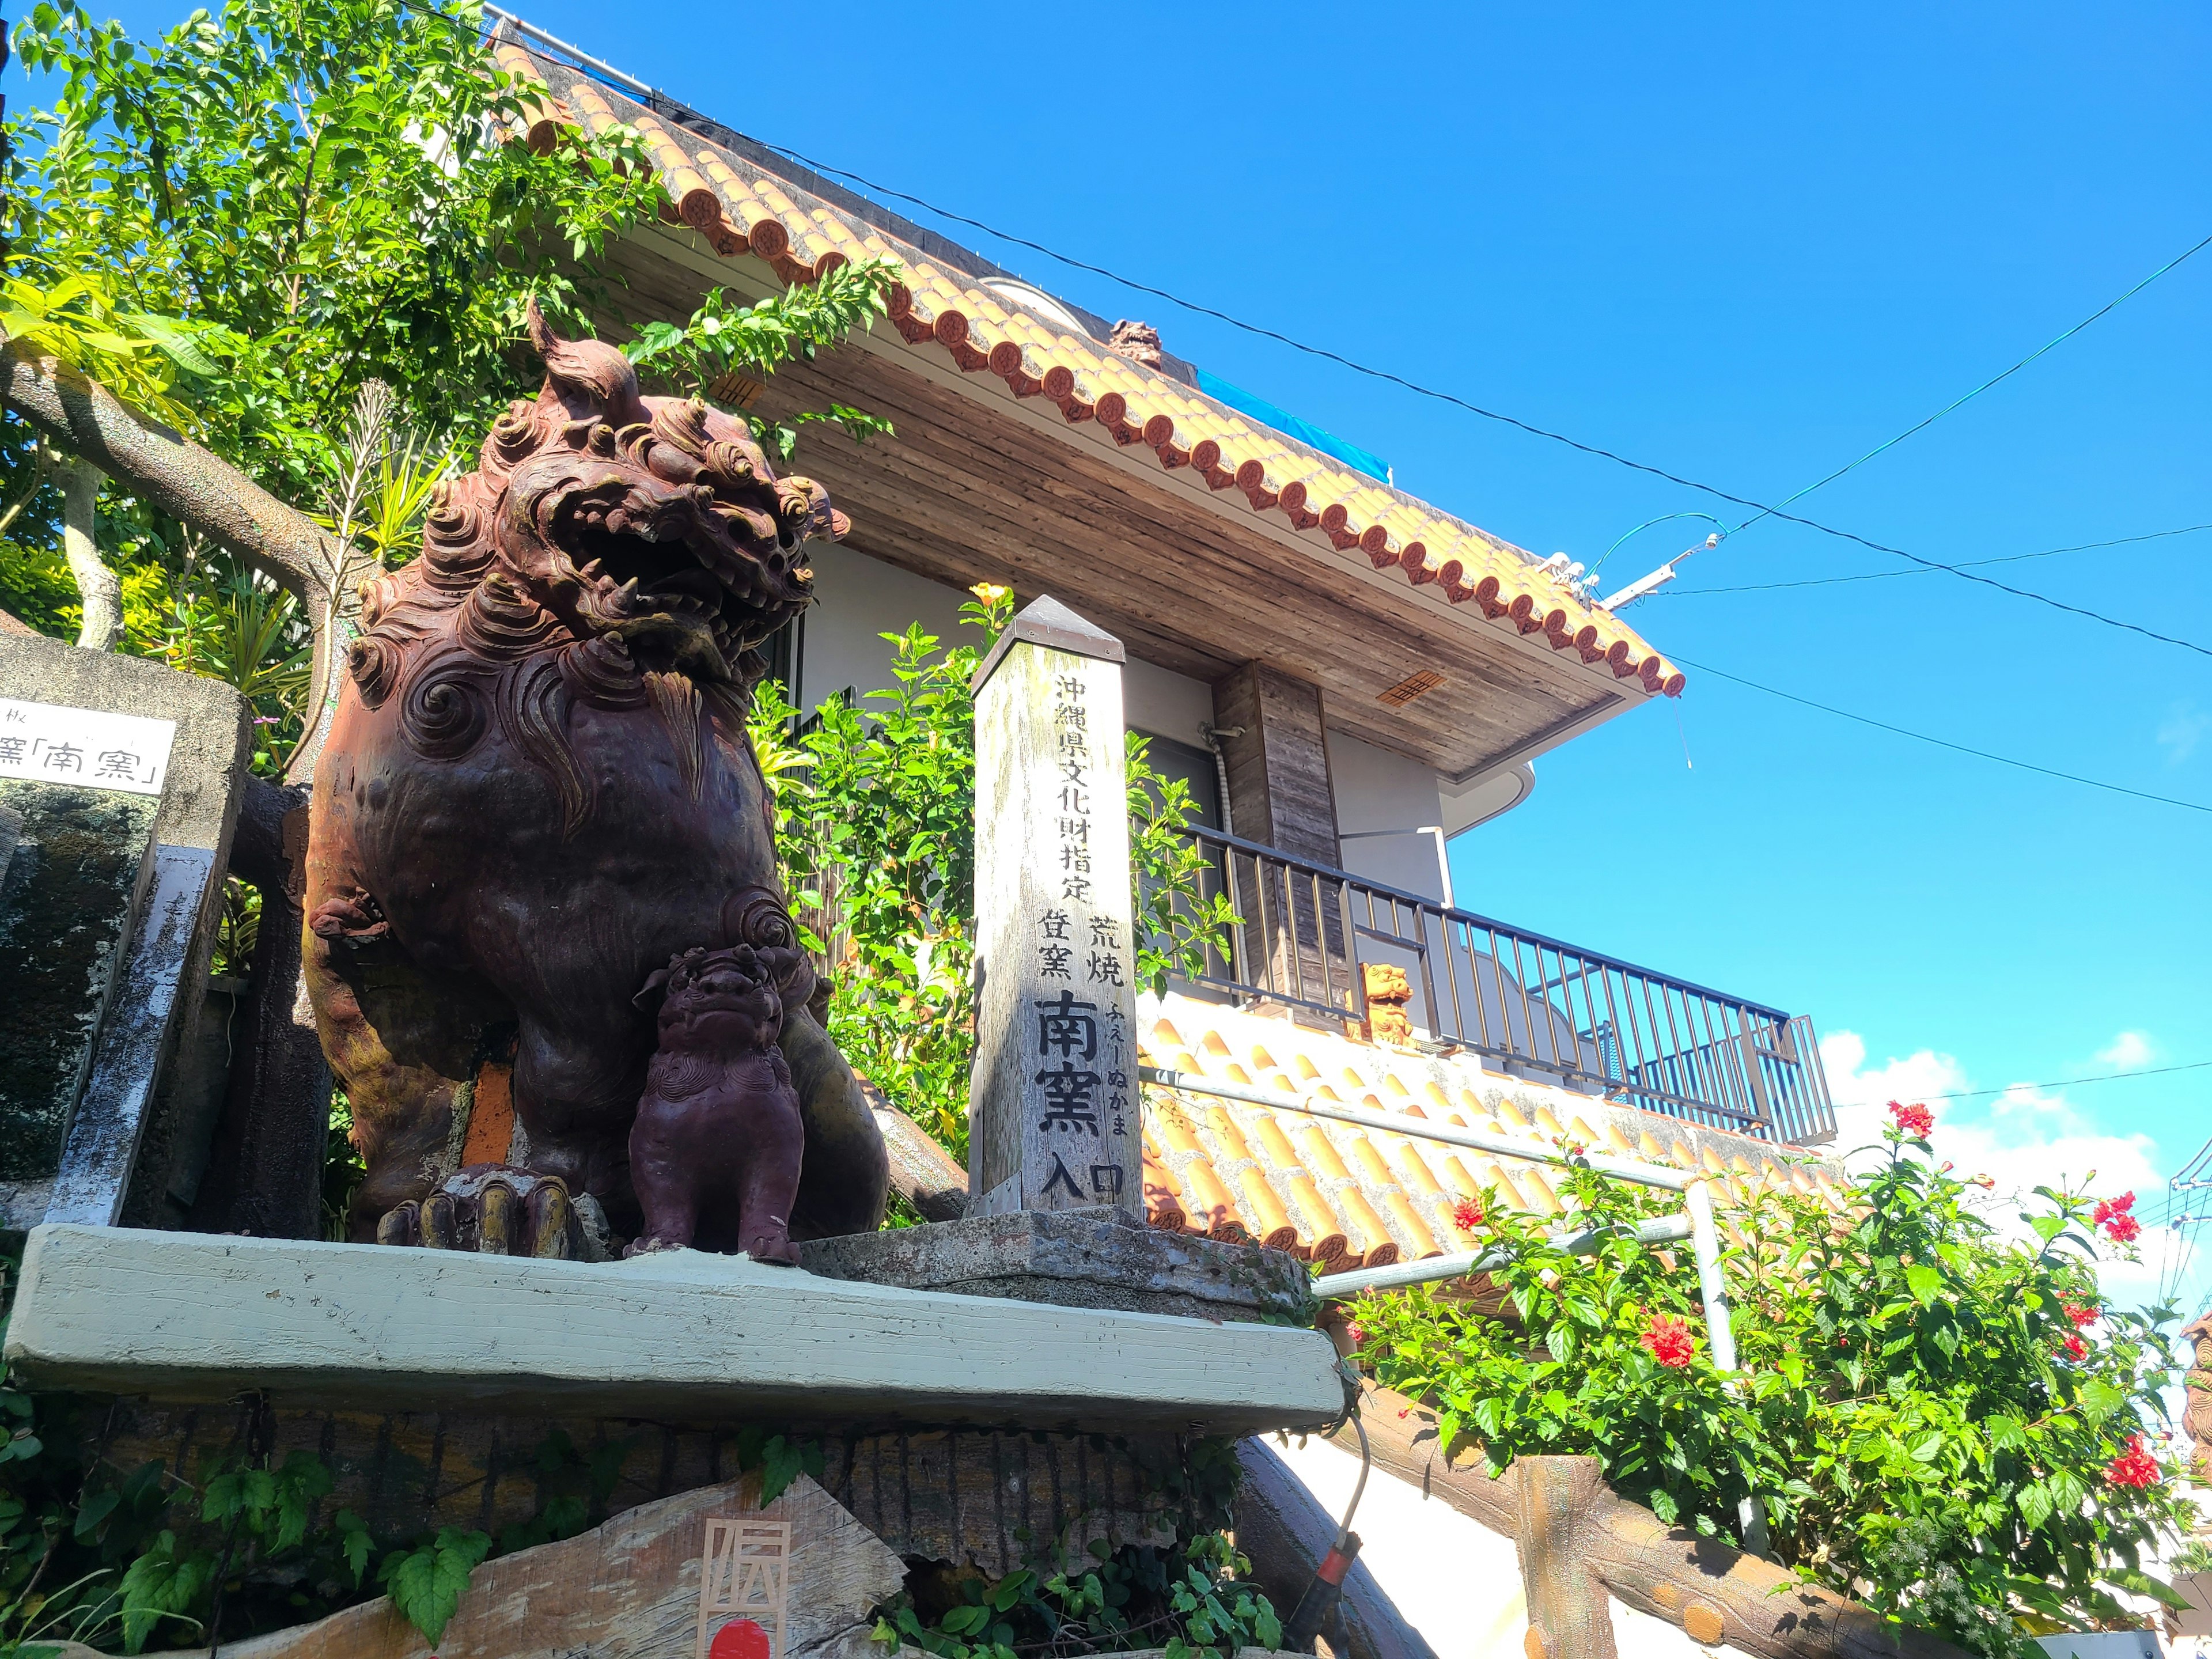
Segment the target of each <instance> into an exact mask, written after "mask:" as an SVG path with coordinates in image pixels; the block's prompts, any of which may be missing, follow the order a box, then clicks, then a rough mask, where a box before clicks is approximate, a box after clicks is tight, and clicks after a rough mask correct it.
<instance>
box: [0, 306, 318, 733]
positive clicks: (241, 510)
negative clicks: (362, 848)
mask: <svg viewBox="0 0 2212 1659" xmlns="http://www.w3.org/2000/svg"><path fill="white" fill-rule="evenodd" d="M0 402H4V403H5V404H7V405H8V406H9V408H10V409H13V410H15V411H16V412H17V413H19V414H20V415H21V416H23V417H24V418H25V419H26V420H27V421H29V422H30V423H31V424H32V425H33V426H34V427H36V428H39V430H40V432H42V433H44V434H45V435H46V437H47V438H48V439H49V440H50V441H52V442H53V443H54V444H56V445H58V447H61V448H63V449H64V450H66V451H68V452H69V453H70V454H72V455H74V456H76V457H77V458H78V459H79V460H80V461H81V462H82V463H85V464H88V465H91V466H93V467H96V468H97V469H98V470H99V471H101V472H104V473H106V475H107V476H108V477H111V478H112V479H114V480H115V481H116V482H117V483H121V484H123V485H125V486H126V487H127V488H128V489H130V490H131V493H132V494H133V495H137V496H138V497H139V498H140V499H141V500H143V501H145V502H147V504H148V505H149V506H151V507H154V508H155V509H156V510H157V511H159V512H161V513H167V514H168V516H169V517H171V518H173V519H174V520H177V521H178V522H179V523H180V524H182V525H185V526H187V527H188V528H190V529H192V530H196V531H197V532H199V533H200V534H202V535H204V536H205V537H206V538H208V539H209V540H210V541H212V542H214V543H216V544H217V545H218V546H221V547H225V548H228V550H230V551H231V552H233V553H234V554H236V555H237V556H239V557H240V559H243V560H244V561H245V562H246V563H247V564H248V565H249V566H251V567H252V568H254V569H256V570H258V571H260V572H261V573H262V574H264V575H266V576H267V577H268V578H269V579H270V580H271V581H273V582H275V583H276V585H277V586H279V587H282V588H283V589H284V590H285V591H286V592H289V593H290V594H291V595H292V596H293V597H294V598H295V599H297V600H298V601H299V602H300V606H301V613H302V614H303V615H304V616H305V617H307V621H308V624H309V625H310V627H312V628H313V630H314V639H315V654H314V665H313V671H312V672H311V673H310V675H309V677H308V684H309V690H310V693H311V695H310V697H309V700H308V703H307V708H306V710H305V711H304V713H305V714H306V717H307V731H308V732H309V734H310V737H311V738H312V737H313V735H314V734H315V733H317V732H319V729H320V726H321V721H320V720H319V716H320V714H322V711H323V708H324V706H325V703H326V702H327V701H328V699H329V696H330V687H331V674H332V672H333V671H334V670H335V668H336V666H337V665H335V664H334V663H332V662H331V641H330V637H329V635H330V629H329V627H328V617H329V613H330V598H331V580H332V577H333V574H334V573H336V572H337V571H338V570H341V569H343V560H342V559H341V557H340V549H339V547H338V544H337V541H336V540H335V539H334V538H332V537H331V535H329V534H328V533H327V532H325V531H324V529H323V528H322V527H321V526H319V525H318V524H316V523H315V521H314V520H312V519H310V518H309V517H307V514H306V513H301V512H300V511H298V510H297V509H296V508H294V507H288V506H286V505H285V504H284V503H283V501H278V500H277V499H276V497H275V496H274V495H270V493H269V492H268V491H267V490H265V489H262V488H261V486H260V485H259V484H257V483H254V482H253V481H252V479H251V478H249V477H246V475H245V474H244V473H243V472H240V471H239V470H238V469H237V468H236V467H234V466H233V465H230V463H228V461H226V460H224V459H222V458H221V457H220V456H218V455H216V454H215V453H213V452H212V451H210V450H206V449H203V448H201V447H200V446H199V445H197V444H196V443H193V442H191V441H190V440H188V439H186V438H184V437H182V436H180V435H179V434H177V433H175V432H173V431H171V430H170V429H169V428H167V427H165V426H161V425H159V424H155V423H150V422H146V421H143V420H141V419H140V418H139V417H138V416H137V415H136V414H134V413H132V412H131V410H129V409H127V408H125V406H124V405H123V404H121V403H119V402H118V401H117V399H116V398H115V397H114V396H113V395H112V393H110V392H108V390H107V388H106V387H105V386H101V385H100V383H99V382H98V381H96V380H88V379H87V378H86V377H85V376H84V375H82V374H79V373H78V372H77V371H76V370H75V369H73V368H70V367H69V366H68V365H66V364H64V363H60V362H56V361H55V360H54V359H52V358H51V357H35V358H34V357H32V356H27V355H25V354H23V353H22V350H21V348H20V347H19V346H17V345H15V344H14V343H7V344H0ZM87 620H88V622H89V620H90V599H89V596H88V599H87ZM302 747H303V750H305V749H306V747H307V746H306V745H303V746H302ZM300 758H301V766H300V767H299V768H296V769H295V771H296V772H297V773H298V775H300V776H302V777H304V776H306V775H308V773H309V772H310V771H311V770H312V763H313V755H312V753H307V752H303V754H302V755H301V757H300Z"/></svg>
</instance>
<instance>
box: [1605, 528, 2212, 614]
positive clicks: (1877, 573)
mask: <svg viewBox="0 0 2212 1659" xmlns="http://www.w3.org/2000/svg"><path fill="white" fill-rule="evenodd" d="M1640 527H1641V526H1639V528H1640ZM2200 530H2212V524H2185V525H2183V526H2181V527H2180V528H2179V529H2178V530H2153V531H2150V532H2147V533H2145V534H2143V535H2141V536H2118V537H2115V538H2113V539H2112V540H2111V541H2108V542H2076V543H2075V544H2073V545H2072V546H2070V547H2046V548H2045V549H2044V550H2042V551H2041V552H2039V553H2006V554H2002V555H2000V556H1997V557H1996V558H1994V559H1961V560H1960V561H1959V562H1958V565H1957V567H1956V568H1959V569H1961V570H1964V569H1966V568H1969V567H1971V566H1974V565H1983V564H2018V563H2019V562H2021V561H2022V560H2023V559H2048V558H2051V557H2052V556H2055V555H2057V554H2060V553H2087V552H2091V551H2093V550H2095V549H2097V548H2100V547H2127V546H2130V545H2132V544H2135V543H2136V542H2154V541H2160V540H2162V539H2163V538H2166V537H2168V536H2189V535H2194V534H2195V533H2196V532H2198V531H2200ZM1933 574H1935V573H1934V572H1933V571H1929V570H1917V569H1916V570H1862V571H1859V572H1858V573H1857V574H1854V575H1850V576H1809V577H1807V578H1806V579H1805V580H1802V581H1794V582H1749V583H1746V584H1743V585H1741V586H1731V587H1662V588H1660V589H1658V590H1657V591H1656V592H1651V593H1649V594H1646V595H1645V596H1644V597H1645V598H1647V599H1689V598H1692V596H1694V595H1696V594H1699V593H1772V592H1779V591H1780V590H1781V589H1783V588H1785V587H1832V586H1836V585H1838V583H1841V582H1881V581H1888V580H1891V579H1892V578H1893V577H1898V576H1928V575H1933Z"/></svg>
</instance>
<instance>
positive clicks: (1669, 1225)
mask: <svg viewBox="0 0 2212 1659" xmlns="http://www.w3.org/2000/svg"><path fill="white" fill-rule="evenodd" d="M1691 1227H1692V1223H1691V1219H1690V1218H1689V1217H1688V1216H1684V1215H1670V1216H1663V1217H1662V1218H1660V1219H1658V1220H1656V1221H1644V1222H1639V1223H1638V1224H1637V1228H1636V1240H1637V1243H1639V1244H1670V1243H1676V1242H1678V1241H1680V1240H1681V1239H1685V1238H1687V1237H1690V1236H1691ZM1620 1231H1621V1230H1620V1228H1618V1227H1591V1228H1589V1229H1587V1230H1585V1231H1582V1232H1578V1233H1568V1232H1559V1233H1553V1235H1551V1242H1552V1243H1553V1244H1554V1245H1555V1246H1557V1247H1558V1248H1559V1249H1564V1250H1565V1251H1566V1253H1567V1254H1568V1255H1589V1254H1591V1253H1592V1252H1593V1251H1595V1249H1597V1248H1598V1246H1599V1245H1601V1244H1602V1243H1605V1241H1606V1240H1607V1239H1608V1238H1617V1237H1620ZM1512 1259H1513V1258H1512V1253H1511V1252H1510V1251H1509V1250H1505V1249H1499V1248H1497V1247H1495V1246H1493V1247H1492V1248H1491V1249H1487V1250H1467V1251H1462V1253H1461V1254H1459V1255H1432V1256H1431V1257H1429V1258H1428V1259H1427V1260H1426V1261H1394V1262H1392V1263H1391V1264H1390V1265H1389V1267H1355V1268H1353V1269H1352V1271H1351V1272H1349V1273H1324V1274H1322V1277H1320V1278H1319V1279H1316V1280H1314V1282H1313V1291H1314V1294H1315V1295H1316V1296H1317V1297H1321V1299H1322V1301H1324V1302H1335V1301H1339V1300H1341V1299H1342V1298H1343V1297H1347V1296H1357V1295H1358V1294H1359V1292H1360V1291H1395V1290H1402V1289H1404V1288H1405V1287H1406V1286H1407V1285H1430V1284H1434V1283H1435V1282H1436V1281H1437V1280H1438V1279H1464V1278H1466V1277H1467V1276H1468V1275H1469V1274H1470V1273H1488V1272H1489V1271H1490V1270H1491V1269H1492V1268H1493V1267H1504V1265H1505V1264H1506V1263H1507V1262H1508V1261H1511V1260H1512Z"/></svg>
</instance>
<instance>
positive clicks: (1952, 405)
mask: <svg viewBox="0 0 2212 1659" xmlns="http://www.w3.org/2000/svg"><path fill="white" fill-rule="evenodd" d="M2207 247H2212V236H2207V237H2206V238H2205V239H2204V240H2203V241H2201V242H2199V243H2197V245H2196V246H2194V247H2191V248H2189V249H2187V250H2185V252H2180V253H2177V254H2175V255H2174V256H2173V258H2171V259H2168V260H2167V261H2166V263H2165V264H2162V265H2160V267H2159V268H2158V269H2157V270H2154V271H2153V272H2151V274H2150V275H2149V276H2146V277H2144V278H2143V279H2142V281H2141V282H2140V283H2136V285H2135V286H2134V287H2133V288H2131V289H2129V290H2128V291H2127V292H2126V293H2124V294H2123V295H2120V297H2119V298H2118V299H2117V300H2112V301H2107V302H2106V304H2104V305H2101V306H2100V307H2097V309H2096V310H2094V311H2093V312H2091V313H2089V314H2088V315H2087V317H2084V318H2083V319H2081V321H2080V322H2078V323H2076V324H2075V325H2074V326H2073V327H2071V328H2069V329H2068V330H2067V331H2065V332H2064V333H2063V334H2061V335H2059V336H2058V337H2057V338H2056V339H2054V340H2051V341H2050V342H2048V343H2045V344H2043V345H2039V346H2038V347H2037V348H2036V349H2034V350H2033V351H2031V352H2029V353H2028V354H2027V356H2025V357H2023V358H2021V360H2020V361H2019V362H2016V363H2015V364H2014V365H2013V366H2012V367H2011V368H2008V369H2007V370H2005V372H2004V373H2003V374H1996V375H1992V376H1991V377H1990V379H1988V380H1984V381H1983V382H1982V383H1981V384H1980V385H1979V386H1976V387H1975V388H1974V389H1973V390H1972V392H1967V393H1966V395H1965V396H1963V397H1960V398H1953V399H1952V400H1951V401H1950V402H1949V403H1948V404H1944V405H1943V407H1942V408H1941V409H1939V410H1936V412H1935V413H1934V414H1933V415H1930V416H1929V417H1928V418H1927V419H1926V420H1924V421H1920V422H1916V423H1915V424H1913V425H1911V426H1909V427H1907V428H1905V430H1904V431H1902V432H1900V433H1899V434H1898V435H1896V436H1895V437H1894V438H1892V439H1890V440H1889V441H1887V442H1886V443H1879V444H1876V445H1875V447H1873V448H1872V449H1869V451H1867V453H1865V454H1863V455H1862V456H1860V457H1859V458H1858V459H1857V460H1856V461H1846V462H1844V465H1841V466H1839V467H1838V468H1837V469H1836V470H1835V471H1833V472H1831V473H1829V474H1828V475H1827V477H1824V478H1817V479H1815V480H1814V482H1813V483H1808V484H1807V485H1806V486H1805V487H1804V488H1803V489H1801V490H1799V491H1797V493H1796V495H1784V497H1783V498H1782V499H1781V500H1780V501H1777V502H1776V503H1775V504H1774V505H1773V506H1772V507H1767V508H1765V510H1764V511H1762V512H1759V513H1753V515H1752V516H1751V517H1750V518H1748V519H1746V520H1744V521H1743V522H1742V523H1741V524H1740V525H1738V526H1736V527H1735V529H1734V530H1732V531H1730V532H1729V534H1730V535H1731V536H1735V535H1740V534H1741V533H1742V532H1744V531H1747V530H1748V529H1750V528H1751V526H1753V525H1755V524H1757V523H1758V522H1759V520H1761V519H1764V518H1768V517H1771V515H1772V514H1774V513H1778V512H1779V511H1780V510H1781V509H1782V508H1783V507H1787V506H1789V505H1790V502H1792V501H1802V500H1804V498H1805V497H1806V496H1808V495H1811V494H1812V493H1813V492H1814V490H1816V489H1826V488H1827V486H1828V485H1830V484H1832V483H1835V481H1836V480H1837V479H1838V478H1840V477H1843V476H1844V474H1845V473H1846V472H1849V471H1852V470H1853V469H1854V468H1856V467H1862V466H1864V465H1866V464H1867V463H1868V462H1869V461H1870V460H1872V459H1874V458H1875V456H1877V455H1879V454H1881V453H1882V452H1883V451H1884V450H1887V449H1894V448H1896V447H1897V446H1898V445H1899V444H1901V443H1903V442H1904V441H1905V440H1906V439H1907V438H1910V437H1911V436H1912V435H1913V434H1915V433H1916V432H1925V431H1926V430H1927V429H1928V428H1929V427H1931V426H1933V425H1935V424H1936V422H1938V421H1940V420H1942V418H1943V417H1944V416H1946V415H1948V414H1949V413H1950V412H1951V411H1952V410H1954V409H1958V408H1960V406H1961V405H1963V404H1968V403H1971V402H1972V401H1973V400H1974V399H1975V398H1978V397H1980V396H1981V395H1982V393H1984V392H1987V391H1988V390H1989V389H1990V387H1991V386H1996V384H1998V382H2000V381H2002V380H2010V379H2011V378H2012V377H2013V376H2014V375H2015V374H2019V373H2020V372H2021V370H2022V369H2023V368H2027V366H2028V365H2029V364H2030V363H2032V362H2034V361H2035V360H2036V359H2037V358H2038V357H2040V356H2043V355H2044V354H2045V353H2046V352H2049V351H2051V350H2054V349H2057V347H2059V346H2062V345H2063V344H2064V343H2066V342H2067V341H2069V340H2070V339H2072V338H2073V337H2075V335H2076V334H2079V333H2080V332H2081V331H2082V330H2083V329H2085V328H2087V327H2088V326H2089V325H2090V324H2092V323H2093V322H2095V321H2096V320H2097V319H2099V318H2100V317H2103V316H2105V315H2106V314H2107V313H2111V312H2112V311H2116V310H2118V308H2119V307H2121V306H2123V305H2124V304H2126V303H2127V302H2128V301H2130V300H2132V299H2134V298H2135V297H2136V295H2138V294H2140V293H2142V291H2143V290H2144V289H2147V288H2148V287H2149V286H2150V285H2151V284H2152V283H2154V282H2156V281H2157V280H2158V279H2159V278H2160V277H2161V276H2165V275H2166V272H2167V271H2169V270H2172V269H2173V268H2174V267H2175V266H2176V265H2179V264H2181V263H2182V262H2183V261H2184V260H2185V259H2187V258H2191V256H2192V255H2195V254H2197V253H2200V252H2203V250H2204V249H2205V248H2207Z"/></svg>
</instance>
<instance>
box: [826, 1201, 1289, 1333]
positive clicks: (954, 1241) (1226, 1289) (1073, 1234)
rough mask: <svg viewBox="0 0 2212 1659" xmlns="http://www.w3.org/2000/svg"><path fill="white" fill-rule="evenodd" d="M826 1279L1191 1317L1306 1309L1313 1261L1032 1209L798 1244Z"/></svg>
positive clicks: (1085, 1214)
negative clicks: (1308, 1271)
mask: <svg viewBox="0 0 2212 1659" xmlns="http://www.w3.org/2000/svg"><path fill="white" fill-rule="evenodd" d="M799 1260H800V1261H801V1262H802V1263H803V1264H804V1266H805V1268H806V1270H807V1271H808V1272H809V1273H818V1274H820V1275H821V1276H823V1278H825V1279H858V1280H865V1281H866V1282H868V1283H871V1284H876V1285H901V1286H903V1287H904V1288H906V1289H908V1290H915V1291H951V1293H953V1294H955V1295H957V1296H996V1297H1012V1298H1014V1299H1016V1300H1018V1301H1024V1302H1049V1303H1053V1304H1055V1305H1057V1306H1060V1307H1064V1308H1114V1309H1119V1310H1122V1311H1125V1312H1132V1313H1153V1314H1171V1315H1176V1316H1182V1317H1184V1318H1197V1319H1211V1320H1215V1321H1220V1320H1225V1319H1230V1320H1248V1321H1249V1320H1258V1319H1261V1318H1262V1317H1267V1316H1273V1317H1276V1318H1285V1319H1304V1317H1305V1316H1306V1315H1307V1313H1308V1311H1309V1307H1310V1303H1311V1300H1312V1297H1311V1294H1310V1291H1308V1290H1307V1288H1306V1285H1307V1274H1306V1267H1305V1264H1304V1262H1302V1261H1297V1259H1296V1258H1295V1257H1292V1256H1290V1255H1285V1253H1284V1252H1282V1251H1280V1250H1262V1249H1255V1248H1253V1247H1251V1246H1249V1245H1243V1244H1223V1243H1217V1242H1215V1241H1214V1240H1212V1239H1209V1238H1194V1237H1188V1235H1185V1234H1182V1233H1170V1232H1164V1231H1160V1230H1159V1229H1158V1228H1152V1227H1144V1226H1139V1225H1137V1224H1136V1223H1135V1222H1134V1221H1133V1220H1132V1219H1130V1218H1128V1217H1127V1214H1126V1213H1125V1212H1122V1211H1119V1210H1110V1209H1095V1210H1059V1211H1046V1210H1025V1211H1023V1212H1019V1213H1018V1214H1015V1215H994V1216H969V1217H967V1218H964V1219H963V1220H959V1221H947V1222H942V1223H939V1224H938V1225H934V1226H928V1227H898V1228H893V1229H890V1230H888V1231H884V1232H878V1233H856V1234H854V1235H853V1236H852V1237H848V1238H823V1239H817V1240H814V1241H813V1242H811V1243H806V1244H802V1245H800V1246H799Z"/></svg>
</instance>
